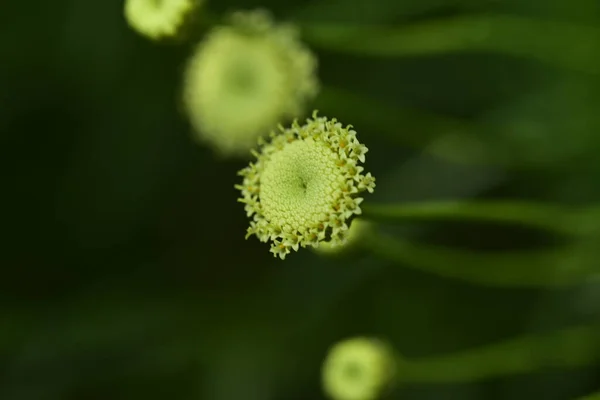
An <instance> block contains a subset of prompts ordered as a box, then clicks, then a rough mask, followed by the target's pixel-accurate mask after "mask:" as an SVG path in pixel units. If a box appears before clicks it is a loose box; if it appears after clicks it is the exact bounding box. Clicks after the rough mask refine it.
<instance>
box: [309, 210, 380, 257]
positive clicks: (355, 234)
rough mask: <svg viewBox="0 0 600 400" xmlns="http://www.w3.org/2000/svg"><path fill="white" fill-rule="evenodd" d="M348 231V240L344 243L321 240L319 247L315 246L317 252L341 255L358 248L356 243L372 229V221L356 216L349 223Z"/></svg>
mask: <svg viewBox="0 0 600 400" xmlns="http://www.w3.org/2000/svg"><path fill="white" fill-rule="evenodd" d="M348 226H349V227H348V233H347V235H346V241H345V243H343V244H342V245H340V244H339V243H337V242H335V241H334V242H327V241H325V242H321V243H320V244H319V247H315V248H314V250H315V252H317V253H321V254H324V255H341V254H348V252H349V251H350V250H353V249H356V245H357V244H358V243H359V242H360V240H361V239H362V238H363V237H364V235H368V234H369V230H370V229H371V223H370V222H368V221H366V220H364V219H361V218H354V219H353V220H352V221H351V222H349V223H348Z"/></svg>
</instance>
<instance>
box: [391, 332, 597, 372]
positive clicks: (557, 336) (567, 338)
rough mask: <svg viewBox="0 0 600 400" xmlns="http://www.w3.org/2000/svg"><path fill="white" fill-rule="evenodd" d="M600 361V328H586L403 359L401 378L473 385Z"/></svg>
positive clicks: (533, 335) (534, 335)
mask: <svg viewBox="0 0 600 400" xmlns="http://www.w3.org/2000/svg"><path fill="white" fill-rule="evenodd" d="M598 360H600V325H586V326H578V327H572V328H568V329H563V330H560V331H556V332H552V333H545V334H532V335H527V336H523V337H520V338H517V339H512V340H508V341H505V342H501V343H498V344H492V345H488V346H484V347H480V348H475V349H472V350H467V351H462V352H457V353H454V354H449V355H443V356H436V357H427V358H423V359H415V360H408V361H407V360H402V364H404V368H401V370H400V371H399V374H400V376H399V377H398V378H399V379H400V380H401V381H402V382H408V383H432V382H435V383H455V382H471V381H476V380H482V379H487V378H491V377H497V376H505V375H513V374H523V373H530V372H534V371H536V370H538V369H541V368H573V367H580V366H585V365H589V364H593V363H594V362H596V361H598Z"/></svg>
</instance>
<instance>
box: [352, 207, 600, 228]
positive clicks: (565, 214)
mask: <svg viewBox="0 0 600 400" xmlns="http://www.w3.org/2000/svg"><path fill="white" fill-rule="evenodd" d="M361 208H362V210H363V213H364V216H363V217H364V218H366V219H375V220H382V221H385V222H390V221H397V220H400V221H406V220H468V221H489V222H497V223H512V224H518V225H526V226H529V227H532V228H538V229H544V230H549V231H554V232H556V233H562V234H568V235H582V234H587V233H589V232H590V231H592V230H594V229H596V227H595V225H596V221H598V218H599V217H600V207H598V206H594V207H592V208H589V209H584V210H570V209H565V208H563V207H559V206H555V205H551V204H545V203H529V202H516V201H433V202H421V203H397V204H372V203H371V204H365V205H364V206H361Z"/></svg>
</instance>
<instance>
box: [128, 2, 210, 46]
mask: <svg viewBox="0 0 600 400" xmlns="http://www.w3.org/2000/svg"><path fill="white" fill-rule="evenodd" d="M203 2H204V0H125V19H126V20H127V22H128V23H129V25H130V26H131V27H132V28H133V29H135V30H136V31H137V32H138V33H139V34H141V35H144V36H146V37H148V38H150V39H152V40H160V39H165V38H174V37H176V36H178V35H179V34H180V33H181V32H182V30H183V29H184V28H185V26H186V25H187V24H188V23H189V22H190V21H191V20H192V19H193V15H194V13H195V11H197V9H198V8H199V7H200V5H201V4H202V3H203Z"/></svg>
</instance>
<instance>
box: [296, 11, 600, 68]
mask: <svg viewBox="0 0 600 400" xmlns="http://www.w3.org/2000/svg"><path fill="white" fill-rule="evenodd" d="M303 36H304V38H305V40H306V41H308V42H309V43H311V44H313V45H314V46H317V47H322V48H326V49H332V50H335V51H344V52H347V53H356V54H361V55H370V56H382V57H397V56H415V55H427V54H443V53H452V52H461V51H462V52H464V51H487V52H496V53H501V54H506V55H510V56H518V57H528V58H531V59H536V60H539V61H543V62H546V63H549V64H554V65H557V66H560V67H564V68H569V69H573V70H576V71H580V72H586V73H593V74H597V73H600V57H599V56H598V55H599V54H600V29H598V28H597V27H594V26H584V25H581V24H570V23H568V22H564V21H553V20H549V19H540V18H530V17H519V16H514V15H469V16H460V17H452V18H444V19H439V20H435V21H428V22H424V23H419V24H409V25H406V26H403V27H400V28H397V27H382V26H377V25H368V26H365V25H349V24H330V23H328V24H308V23H306V24H304V25H303Z"/></svg>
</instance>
